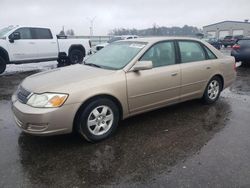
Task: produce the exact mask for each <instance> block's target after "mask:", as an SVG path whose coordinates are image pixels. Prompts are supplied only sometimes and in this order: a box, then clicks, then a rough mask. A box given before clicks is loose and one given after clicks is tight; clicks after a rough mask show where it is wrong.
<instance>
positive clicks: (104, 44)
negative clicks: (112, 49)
mask: <svg viewBox="0 0 250 188" xmlns="http://www.w3.org/2000/svg"><path fill="white" fill-rule="evenodd" d="M107 45H109V43H107V42H106V43H102V44H97V45H96V47H105V46H107Z"/></svg>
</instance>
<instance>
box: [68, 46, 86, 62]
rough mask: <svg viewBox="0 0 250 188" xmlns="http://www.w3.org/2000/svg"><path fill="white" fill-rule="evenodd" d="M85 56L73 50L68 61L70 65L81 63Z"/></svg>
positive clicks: (79, 51)
mask: <svg viewBox="0 0 250 188" xmlns="http://www.w3.org/2000/svg"><path fill="white" fill-rule="evenodd" d="M84 56H85V54H84V53H83V52H82V51H81V50H78V49H73V50H71V51H70V53H69V61H70V63H71V64H77V63H81V62H82V61H83V58H84Z"/></svg>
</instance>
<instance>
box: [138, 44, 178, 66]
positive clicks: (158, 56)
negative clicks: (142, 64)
mask: <svg viewBox="0 0 250 188" xmlns="http://www.w3.org/2000/svg"><path fill="white" fill-rule="evenodd" d="M140 60H141V61H152V63H153V67H161V66H166V65H173V64H175V48H174V43H173V42H161V43H158V44H155V45H154V46H153V47H151V48H150V49H149V50H148V51H147V52H146V53H145V54H144V55H143V56H142V58H141V59H140Z"/></svg>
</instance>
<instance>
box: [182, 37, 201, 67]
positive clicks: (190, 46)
mask: <svg viewBox="0 0 250 188" xmlns="http://www.w3.org/2000/svg"><path fill="white" fill-rule="evenodd" d="M179 47H180V53H181V62H182V63H188V62H194V61H203V60H206V56H205V53H204V50H203V49H202V47H201V45H200V44H199V43H198V42H193V41H180V42H179Z"/></svg>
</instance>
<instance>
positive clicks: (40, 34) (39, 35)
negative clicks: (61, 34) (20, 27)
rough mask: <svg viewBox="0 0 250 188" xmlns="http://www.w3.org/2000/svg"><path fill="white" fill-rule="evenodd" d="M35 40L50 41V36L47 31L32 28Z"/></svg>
mask: <svg viewBox="0 0 250 188" xmlns="http://www.w3.org/2000/svg"><path fill="white" fill-rule="evenodd" d="M32 30H33V32H34V36H35V39H52V38H53V37H52V34H51V32H50V30H49V29H43V28H33V29H32Z"/></svg>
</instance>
